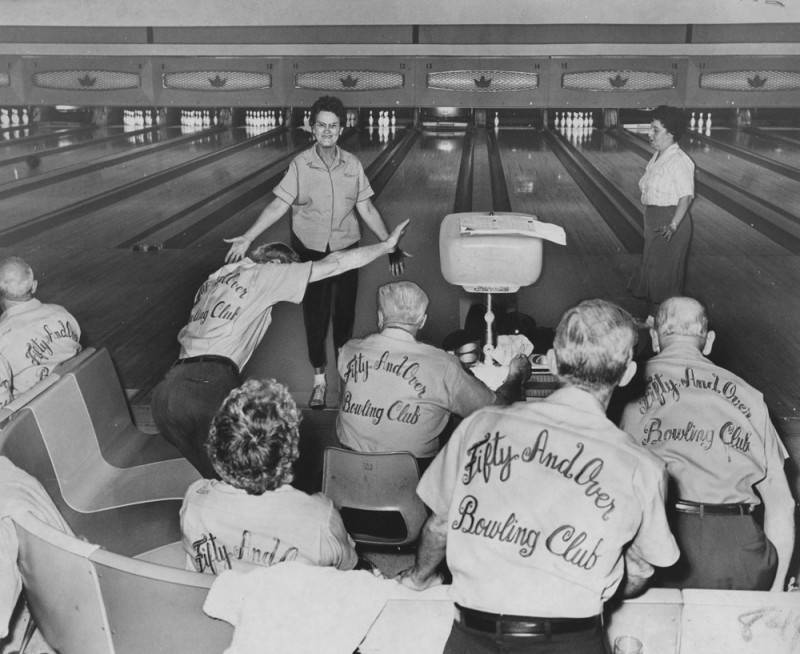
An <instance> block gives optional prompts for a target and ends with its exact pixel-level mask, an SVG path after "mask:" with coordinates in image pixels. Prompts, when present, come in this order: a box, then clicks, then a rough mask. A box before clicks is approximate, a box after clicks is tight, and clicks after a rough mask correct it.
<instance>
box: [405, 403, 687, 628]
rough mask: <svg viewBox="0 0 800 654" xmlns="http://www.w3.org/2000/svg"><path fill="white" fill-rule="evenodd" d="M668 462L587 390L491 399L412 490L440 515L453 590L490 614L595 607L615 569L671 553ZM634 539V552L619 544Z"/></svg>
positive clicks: (609, 589)
mask: <svg viewBox="0 0 800 654" xmlns="http://www.w3.org/2000/svg"><path fill="white" fill-rule="evenodd" d="M665 487H666V474H665V469H664V464H663V462H662V461H660V460H659V459H658V457H656V456H653V455H652V454H650V453H649V452H647V451H646V450H643V449H642V448H640V447H638V446H637V445H636V444H635V443H633V442H632V441H631V438H630V436H628V435H627V434H626V433H624V432H623V431H621V430H620V429H618V428H617V427H616V426H615V425H614V424H613V423H612V422H611V421H610V420H608V418H606V416H605V412H604V409H603V407H602V405H601V404H600V403H599V402H598V401H597V400H596V399H595V398H594V397H593V396H592V395H590V394H589V393H586V392H585V391H582V390H579V389H577V388H574V387H566V388H561V389H559V390H556V391H555V392H553V393H552V394H551V395H550V396H548V397H547V398H546V399H543V400H540V401H537V402H527V403H526V402H518V403H516V404H513V405H511V406H510V407H502V408H501V407H488V408H486V409H481V410H480V411H476V412H475V413H474V414H472V415H471V416H470V417H469V418H467V419H466V420H464V421H463V422H462V423H461V424H460V425H459V426H458V428H457V429H456V430H455V432H454V433H453V436H452V437H451V438H450V441H449V442H448V443H447V445H446V446H445V447H444V448H443V449H442V451H441V452H440V453H439V455H438V456H437V457H436V459H434V461H433V463H431V465H430V467H429V468H428V470H427V471H426V472H425V474H424V475H423V477H422V479H421V480H420V483H419V486H418V488H417V494H418V495H419V496H420V497H421V498H422V500H423V501H424V502H425V503H426V504H427V505H428V506H429V507H430V508H431V509H432V510H433V512H434V513H435V514H436V515H439V516H447V565H448V567H449V568H450V571H451V572H452V574H453V585H452V590H451V597H452V598H453V600H454V601H456V602H458V603H459V604H461V605H462V606H466V607H469V608H472V609H477V610H481V611H489V612H492V613H510V614H514V615H527V616H540V617H567V618H579V617H588V616H593V615H598V614H599V613H601V611H602V609H603V603H604V601H605V600H607V599H608V598H609V597H611V596H612V595H613V593H614V591H615V590H616V588H617V586H618V585H619V583H620V581H621V580H622V577H623V573H624V572H625V565H626V563H627V564H628V565H629V566H630V565H633V563H634V562H638V564H637V565H638V567H636V569H635V571H634V572H635V574H637V576H649V575H650V574H652V572H653V569H652V566H653V565H658V566H668V565H671V564H672V563H674V562H675V561H676V560H677V558H678V555H679V552H678V547H677V545H676V544H675V540H674V538H673V537H672V534H671V533H670V530H669V526H668V525H667V519H666V515H665V511H664V491H665ZM628 543H630V556H625V557H623V550H624V548H625V547H626V545H627V544H628Z"/></svg>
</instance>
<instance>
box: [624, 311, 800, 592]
mask: <svg viewBox="0 0 800 654" xmlns="http://www.w3.org/2000/svg"><path fill="white" fill-rule="evenodd" d="M651 337H652V341H653V350H654V351H655V352H657V353H658V354H656V356H654V357H653V358H652V359H650V360H649V361H648V362H647V364H646V367H645V370H644V375H645V383H646V387H645V392H644V396H643V397H642V398H641V399H639V400H638V401H637V402H633V403H631V404H629V405H628V406H627V407H626V409H625V412H624V414H623V416H622V421H621V427H622V428H623V429H624V430H625V431H627V432H628V433H630V434H632V435H633V437H634V438H635V439H636V441H637V442H638V443H639V444H641V445H642V447H644V448H645V449H647V450H649V451H650V452H652V453H653V454H655V455H657V456H659V457H660V458H661V459H663V460H664V461H665V462H666V464H667V471H668V472H669V475H670V481H671V483H672V486H673V488H674V497H672V498H671V499H672V501H671V502H670V509H671V511H670V513H671V514H672V515H671V517H672V518H673V531H674V532H675V536H676V538H677V539H678V544H679V545H680V547H681V553H682V556H681V559H680V561H679V562H678V564H677V565H676V566H674V567H673V568H670V569H669V570H665V571H664V579H663V580H662V583H664V585H669V586H677V587H687V588H723V589H738V590H770V589H771V590H783V588H784V584H785V577H786V574H787V570H788V566H789V560H790V559H791V556H792V549H793V542H794V502H793V500H792V495H791V491H790V489H789V485H788V482H787V480H786V475H785V474H784V469H783V464H784V459H786V458H787V456H788V455H787V452H786V449H785V448H784V447H783V444H782V443H781V441H780V439H779V438H778V435H777V433H776V432H775V428H774V427H773V426H772V423H771V422H770V419H769V414H768V412H767V407H766V405H765V404H764V399H763V397H762V396H761V393H759V392H758V391H757V390H755V389H754V388H753V387H751V386H750V385H748V384H747V383H746V382H745V381H744V380H742V379H741V378H740V377H737V376H736V375H734V374H733V373H731V372H728V371H727V370H725V369H724V368H720V367H719V366H716V365H714V364H713V363H711V361H709V360H708V359H707V358H706V357H705V356H704V355H707V354H708V353H709V352H710V351H711V346H712V344H713V342H714V332H713V331H709V330H708V319H707V317H706V311H705V309H704V308H703V305H702V304H700V303H699V302H697V301H696V300H693V299H691V298H688V297H673V298H669V299H667V300H665V301H664V302H663V303H662V304H661V306H660V307H659V309H658V312H657V314H656V317H655V327H654V329H652V330H651ZM759 496H760V499H759ZM762 501H763V502H764V530H763V531H762V529H761V527H760V526H759V524H758V523H757V522H756V521H755V519H754V517H753V508H754V507H755V506H756V505H758V504H759V503H760V502H762ZM765 532H766V533H765Z"/></svg>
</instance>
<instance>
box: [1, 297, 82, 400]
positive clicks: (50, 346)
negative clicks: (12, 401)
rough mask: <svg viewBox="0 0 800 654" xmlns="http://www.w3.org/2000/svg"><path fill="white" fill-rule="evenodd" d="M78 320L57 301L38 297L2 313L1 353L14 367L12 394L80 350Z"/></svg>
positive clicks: (43, 375)
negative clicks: (51, 301) (45, 300)
mask: <svg viewBox="0 0 800 654" xmlns="http://www.w3.org/2000/svg"><path fill="white" fill-rule="evenodd" d="M80 337H81V328H80V326H79V325H78V321H77V320H75V318H74V317H73V316H72V314H71V313H70V312H69V311H67V310H66V309H65V308H64V307H62V306H60V305H58V304H42V303H41V302H40V301H39V300H37V299H36V298H32V299H30V300H27V301H26V302H20V303H19V304H13V305H12V306H10V307H9V308H8V309H6V310H5V311H4V312H3V315H2V316H0V355H2V357H3V358H4V359H5V360H6V361H7V362H8V365H9V366H10V368H11V375H12V381H11V394H12V396H14V395H19V394H20V393H22V392H24V391H26V390H28V389H29V388H30V387H31V386H33V385H35V384H36V382H38V381H40V380H42V379H44V378H45V377H47V376H48V375H49V374H50V373H51V372H52V371H53V368H55V367H56V366H57V365H58V364H59V363H61V362H62V361H66V360H67V359H71V358H72V357H74V356H75V355H76V354H78V352H80V351H81V344H80V342H79V341H80Z"/></svg>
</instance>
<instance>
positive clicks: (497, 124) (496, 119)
mask: <svg viewBox="0 0 800 654" xmlns="http://www.w3.org/2000/svg"><path fill="white" fill-rule="evenodd" d="M494 126H495V127H500V114H499V113H498V112H496V111H495V112H494Z"/></svg>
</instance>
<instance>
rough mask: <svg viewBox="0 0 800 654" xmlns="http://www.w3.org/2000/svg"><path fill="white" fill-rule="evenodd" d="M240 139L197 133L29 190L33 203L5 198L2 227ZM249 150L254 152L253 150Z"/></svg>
mask: <svg viewBox="0 0 800 654" xmlns="http://www.w3.org/2000/svg"><path fill="white" fill-rule="evenodd" d="M244 138H245V136H244V134H243V130H230V129H229V130H223V131H220V132H214V133H210V134H209V133H205V134H201V133H199V134H198V136H197V138H196V139H195V140H193V141H191V142H189V143H185V142H184V143H182V144H180V146H179V147H174V148H166V149H162V150H158V151H155V152H151V153H145V154H143V155H142V156H141V157H139V158H136V159H134V160H128V161H124V162H122V163H119V164H116V165H109V166H108V167H106V168H102V169H100V170H93V171H91V172H89V173H87V174H85V175H81V176H80V177H77V178H72V179H69V180H65V181H62V182H55V183H53V184H47V185H45V186H42V187H41V188H38V189H36V190H34V191H31V193H32V194H33V197H35V198H36V201H35V202H31V201H30V197H31V194H30V193H23V194H20V195H16V196H12V197H9V198H5V199H4V201H3V202H4V207H6V208H7V210H8V213H7V215H8V216H9V218H8V220H7V221H6V223H5V225H6V226H7V227H11V226H13V225H18V224H21V223H24V222H26V221H28V220H30V219H32V218H35V217H37V216H41V215H43V214H46V213H48V212H51V211H55V210H57V209H60V208H63V207H65V206H67V205H70V204H72V203H75V202H79V201H81V200H85V199H87V198H90V197H92V196H95V195H97V194H100V193H104V192H107V191H111V190H112V189H115V188H118V187H120V186H123V185H125V184H128V183H130V182H131V181H133V180H141V179H143V178H145V177H147V176H150V175H155V174H157V173H159V172H162V171H166V170H168V169H170V168H172V167H173V166H177V165H179V164H183V163H187V162H189V161H191V160H193V159H196V158H198V157H200V156H202V155H206V154H210V153H212V152H214V151H216V150H219V149H220V148H223V147H225V146H230V145H233V144H235V143H239V142H241V141H242V140H244ZM253 149H255V150H258V148H257V147H255V148H253ZM161 203H162V202H161V201H155V202H154V203H153V206H155V207H159V205H161ZM146 206H149V205H146ZM142 213H148V210H146V209H144V208H140V214H142ZM140 219H141V218H140Z"/></svg>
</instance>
